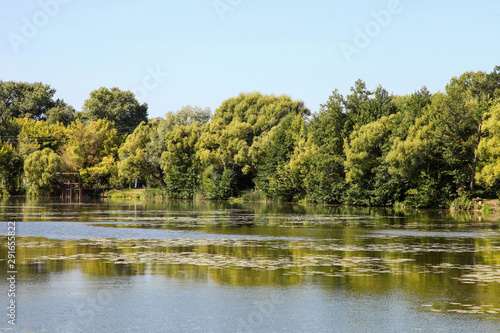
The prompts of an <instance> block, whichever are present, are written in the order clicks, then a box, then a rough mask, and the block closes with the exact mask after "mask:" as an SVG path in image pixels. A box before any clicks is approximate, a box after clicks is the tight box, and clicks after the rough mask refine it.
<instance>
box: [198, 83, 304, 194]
mask: <svg viewBox="0 0 500 333" xmlns="http://www.w3.org/2000/svg"><path fill="white" fill-rule="evenodd" d="M289 114H304V115H305V114H309V110H308V109H306V108H305V107H304V103H303V102H302V101H294V100H292V99H291V98H290V97H288V96H284V95H283V96H278V97H277V96H274V95H262V94H260V93H249V94H240V95H239V96H237V97H234V98H230V99H227V100H225V101H224V102H223V103H222V105H221V106H220V107H219V108H218V109H217V110H216V111H215V114H214V116H213V118H212V120H211V121H210V123H208V124H207V126H206V127H205V131H204V133H203V134H202V136H201V138H200V141H199V142H200V144H199V147H198V148H199V154H200V155H199V156H200V159H201V161H202V163H204V164H209V165H213V166H214V167H215V169H214V170H218V171H219V172H222V170H225V169H228V168H231V169H233V173H234V174H235V175H236V174H237V175H238V178H239V179H238V184H240V185H241V186H242V188H241V189H244V188H248V187H250V186H251V185H252V183H251V179H252V178H253V175H254V174H255V172H256V168H257V166H258V165H259V163H260V161H261V159H262V158H263V155H264V153H265V151H264V149H262V148H263V145H265V144H266V142H267V139H266V137H267V135H268V132H269V131H270V130H271V129H272V128H273V127H274V126H276V125H278V124H279V123H280V121H281V120H282V119H283V118H284V117H286V116H287V115H289Z"/></svg>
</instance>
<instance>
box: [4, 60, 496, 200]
mask: <svg viewBox="0 0 500 333" xmlns="http://www.w3.org/2000/svg"><path fill="white" fill-rule="evenodd" d="M54 94H55V90H54V89H52V88H51V87H50V86H49V85H45V84H42V83H24V82H12V81H9V82H3V81H0V193H3V194H4V195H8V194H19V193H27V194H29V195H35V196H37V195H38V196H39V195H51V194H57V193H59V192H58V191H59V188H58V186H59V185H58V182H57V173H58V172H61V171H73V172H78V173H79V174H80V177H81V179H82V181H83V183H84V186H85V187H92V186H96V184H98V185H99V186H101V187H108V188H116V187H124V186H127V187H128V186H130V184H132V183H133V182H134V180H136V179H139V180H140V181H141V182H142V183H144V184H147V186H148V187H149V188H161V189H162V191H164V193H166V195H167V196H169V197H171V198H186V199H189V198H194V197H201V198H206V199H229V198H231V197H237V196H239V195H242V194H244V193H253V194H256V195H257V197H259V198H261V199H266V200H272V201H287V202H293V201H306V202H314V203H331V204H339V203H347V204H356V205H377V206H389V205H394V204H403V205H406V206H411V207H446V206H449V205H455V206H457V207H462V208H467V206H468V205H470V198H471V197H472V195H483V196H484V195H486V196H488V195H489V196H492V195H495V193H498V194H500V193H499V192H500V67H498V66H497V67H495V69H494V70H493V71H492V72H491V73H485V72H466V73H464V74H463V75H461V76H460V77H454V78H452V79H451V80H450V82H449V83H448V84H447V85H446V87H445V89H444V91H443V92H437V93H435V94H431V93H430V92H429V91H428V90H427V88H425V87H423V88H422V89H420V90H419V91H415V92H414V93H413V94H410V95H405V96H395V95H392V94H390V93H388V92H387V90H385V89H384V88H382V86H377V87H375V89H374V90H369V89H368V88H367V87H366V84H365V83H364V82H363V81H361V80H358V81H357V82H356V83H355V85H354V86H353V87H352V88H351V91H350V93H349V94H348V95H346V96H343V95H341V94H340V93H339V92H338V91H337V90H334V91H333V93H332V94H331V96H329V98H328V100H327V101H326V102H325V103H324V104H322V105H321V108H320V110H319V111H318V112H317V113H315V114H311V112H310V111H309V109H308V108H306V107H305V105H304V103H303V102H302V101H297V100H293V99H291V98H290V97H288V96H285V95H282V96H275V95H264V94H261V93H258V92H253V93H242V94H240V95H238V96H236V97H232V98H229V99H227V100H225V101H224V102H223V103H222V104H221V105H220V106H219V107H218V108H217V109H216V110H215V112H214V113H213V114H212V113H211V110H210V109H208V108H206V109H202V108H200V107H191V106H186V107H183V108H182V109H181V110H178V111H177V112H168V113H167V114H166V116H165V117H164V118H155V119H148V106H147V105H146V104H139V102H138V101H137V99H136V98H135V96H134V95H133V94H132V93H131V92H129V91H121V90H119V89H118V88H112V89H107V88H100V89H98V90H95V91H93V92H91V94H90V97H89V99H87V100H86V101H85V103H84V106H83V109H82V111H81V112H75V110H74V108H73V107H72V106H70V105H68V104H67V103H65V102H64V101H63V100H55V99H54ZM498 194H496V195H498Z"/></svg>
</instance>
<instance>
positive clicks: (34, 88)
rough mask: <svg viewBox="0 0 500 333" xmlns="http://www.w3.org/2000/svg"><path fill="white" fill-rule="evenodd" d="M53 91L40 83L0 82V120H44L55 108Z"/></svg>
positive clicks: (54, 91)
mask: <svg viewBox="0 0 500 333" xmlns="http://www.w3.org/2000/svg"><path fill="white" fill-rule="evenodd" d="M55 93H56V90H55V89H52V88H50V86H49V85H48V84H42V83H40V82H35V83H28V82H15V81H1V80H0V118H1V119H2V120H10V119H11V118H30V119H35V120H45V119H46V116H47V112H48V111H49V110H50V109H52V108H53V107H55V106H56V102H55V101H54V99H53V97H54V94H55Z"/></svg>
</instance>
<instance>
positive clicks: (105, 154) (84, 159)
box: [61, 119, 120, 187]
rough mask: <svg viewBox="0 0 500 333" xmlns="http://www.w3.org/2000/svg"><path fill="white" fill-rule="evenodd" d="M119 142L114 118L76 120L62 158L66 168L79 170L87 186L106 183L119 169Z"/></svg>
mask: <svg viewBox="0 0 500 333" xmlns="http://www.w3.org/2000/svg"><path fill="white" fill-rule="evenodd" d="M119 145H120V139H119V138H118V136H117V130H116V129H115V128H114V127H113V123H112V122H110V121H107V120H104V119H99V120H97V121H91V122H90V123H88V124H84V123H82V122H80V121H78V120H77V121H75V122H74V123H71V125H70V126H69V127H68V133H67V141H66V143H65V144H64V146H63V147H62V149H61V158H62V160H63V163H64V165H65V167H66V169H68V170H71V171H76V172H79V173H80V176H81V179H82V182H83V183H84V186H86V187H89V186H94V185H96V184H99V185H106V184H109V183H110V182H111V181H112V178H113V177H116V176H117V173H118V170H117V167H116V160H117V154H118V147H119Z"/></svg>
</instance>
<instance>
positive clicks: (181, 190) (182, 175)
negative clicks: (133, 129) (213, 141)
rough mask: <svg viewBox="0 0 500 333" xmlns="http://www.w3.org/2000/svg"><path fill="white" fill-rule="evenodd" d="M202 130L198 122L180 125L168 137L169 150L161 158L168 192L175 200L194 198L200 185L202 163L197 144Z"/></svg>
mask: <svg viewBox="0 0 500 333" xmlns="http://www.w3.org/2000/svg"><path fill="white" fill-rule="evenodd" d="M200 133H201V129H200V127H199V126H198V122H193V123H191V124H190V125H178V126H175V127H174V128H173V130H172V131H170V132H169V133H168V134H167V135H166V142H167V149H166V151H165V152H163V154H162V156H161V161H162V166H161V168H162V169H163V172H164V174H165V183H166V190H167V193H168V195H169V196H170V197H173V198H193V197H194V196H195V194H196V192H197V191H198V188H199V183H200V173H201V162H200V160H199V157H198V156H197V154H196V152H197V151H196V144H197V142H198V139H199V137H200Z"/></svg>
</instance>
